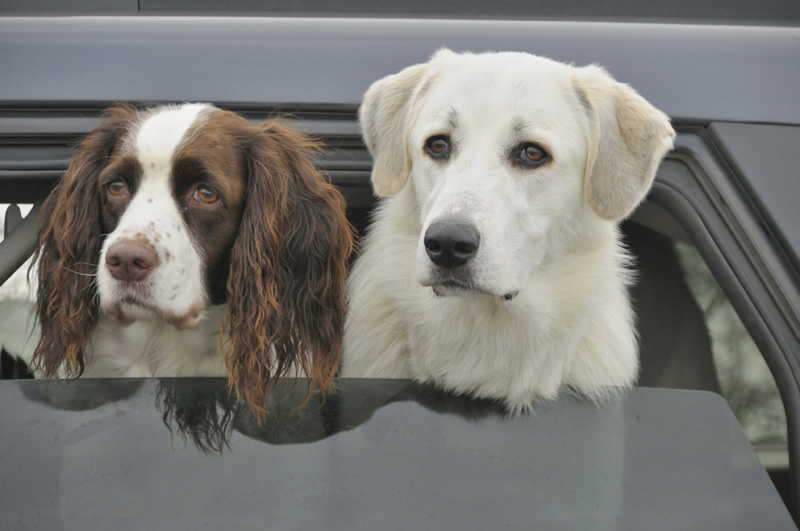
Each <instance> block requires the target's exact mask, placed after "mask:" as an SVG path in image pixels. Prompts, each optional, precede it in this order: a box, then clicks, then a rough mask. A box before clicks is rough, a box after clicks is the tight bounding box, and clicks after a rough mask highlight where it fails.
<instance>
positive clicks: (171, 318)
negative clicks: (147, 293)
mask: <svg viewBox="0 0 800 531" xmlns="http://www.w3.org/2000/svg"><path fill="white" fill-rule="evenodd" d="M103 312H104V313H105V314H106V315H108V316H109V317H110V318H111V320H112V321H114V322H115V323H116V324H117V325H118V326H123V327H124V326H130V325H132V324H133V323H135V322H136V321H152V320H153V319H159V318H160V319H163V320H164V321H166V322H168V323H169V324H171V325H172V326H174V327H175V328H176V329H178V330H184V329H187V328H193V327H195V326H197V325H198V324H199V323H200V321H202V320H203V319H204V318H205V315H206V312H205V310H203V309H201V310H189V311H188V312H185V313H180V314H177V313H174V312H169V311H160V310H158V309H157V308H152V307H149V306H146V305H143V304H139V303H135V302H131V301H127V302H119V303H117V304H113V305H111V306H109V307H105V308H103Z"/></svg>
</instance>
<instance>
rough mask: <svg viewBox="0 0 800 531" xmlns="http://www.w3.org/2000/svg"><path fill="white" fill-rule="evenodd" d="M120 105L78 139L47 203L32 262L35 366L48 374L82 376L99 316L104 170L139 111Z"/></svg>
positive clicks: (41, 219)
mask: <svg viewBox="0 0 800 531" xmlns="http://www.w3.org/2000/svg"><path fill="white" fill-rule="evenodd" d="M135 114H136V111H135V110H134V108H133V107H129V106H118V107H115V108H112V109H109V110H108V111H106V113H105V117H106V119H105V121H104V122H103V123H102V124H101V125H99V126H98V127H97V128H95V129H94V130H93V131H92V132H90V133H89V134H88V135H87V136H86V137H85V138H84V139H83V141H82V142H81V143H80V144H79V145H78V150H77V153H76V154H75V156H74V157H73V158H72V160H71V161H70V164H69V167H68V168H67V171H66V172H65V173H64V175H63V177H62V178H61V180H60V181H59V182H58V184H57V185H56V186H55V188H54V189H53V191H52V192H50V195H49V196H48V197H47V199H46V200H45V202H44V204H43V205H42V210H41V212H40V213H39V218H38V221H37V222H38V224H39V231H38V237H37V246H36V250H35V252H34V255H33V261H32V264H33V265H32V266H31V268H33V267H36V268H37V272H38V279H39V289H38V293H37V301H36V305H37V307H36V310H37V314H38V320H39V326H40V328H41V336H40V339H39V343H38V344H37V346H36V351H35V352H34V354H33V362H32V368H33V369H34V370H35V371H36V372H39V373H40V374H41V375H42V376H44V377H46V378H52V377H57V376H59V370H60V369H63V373H64V375H66V376H80V375H81V374H82V373H83V368H84V364H85V352H86V343H87V341H88V340H89V335H90V334H91V332H92V330H94V327H95V325H96V324H97V321H98V316H99V308H98V303H97V296H96V287H95V283H94V280H95V275H96V273H97V261H98V258H99V256H100V246H101V245H102V234H101V219H100V196H99V192H98V176H99V174H100V172H101V171H102V170H103V168H104V167H105V165H106V162H107V160H108V157H109V156H110V155H111V153H112V151H113V149H114V146H115V145H116V143H117V140H118V139H119V137H120V136H121V135H122V134H123V133H124V132H125V131H126V127H127V125H128V123H129V122H130V120H131V119H132V118H133V117H134V116H135Z"/></svg>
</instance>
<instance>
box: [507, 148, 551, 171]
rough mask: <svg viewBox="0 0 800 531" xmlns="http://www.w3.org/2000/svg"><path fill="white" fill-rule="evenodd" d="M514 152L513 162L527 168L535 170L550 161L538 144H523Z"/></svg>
mask: <svg viewBox="0 0 800 531" xmlns="http://www.w3.org/2000/svg"><path fill="white" fill-rule="evenodd" d="M514 151H515V156H514V161H515V162H519V163H520V164H523V165H525V166H527V167H533V168H535V167H537V166H541V165H542V164H544V163H545V162H547V161H548V160H550V155H549V154H548V153H547V151H545V150H544V148H542V146H540V145H538V144H523V145H521V146H520V147H518V148H517V149H516V150H514Z"/></svg>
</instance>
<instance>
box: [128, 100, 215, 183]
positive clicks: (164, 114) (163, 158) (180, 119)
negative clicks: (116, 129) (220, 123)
mask: <svg viewBox="0 0 800 531" xmlns="http://www.w3.org/2000/svg"><path fill="white" fill-rule="evenodd" d="M210 109H211V106H209V105H206V104H202V103H193V104H187V105H182V106H180V107H170V108H166V109H165V110H162V111H160V112H158V113H156V114H154V115H153V116H151V117H149V118H147V119H146V120H145V121H144V122H143V123H142V125H141V126H140V127H139V130H138V131H137V133H136V155H137V158H138V159H139V162H140V163H141V164H142V167H143V168H144V170H145V173H147V171H148V170H150V169H155V168H159V169H165V167H166V168H169V165H170V164H171V162H172V157H173V156H174V155H175V152H176V151H177V150H178V148H179V147H180V146H181V144H183V142H184V141H185V139H186V133H187V131H188V130H189V128H190V127H191V126H192V124H194V122H195V121H196V120H197V118H198V116H200V115H201V114H205V113H204V111H207V110H210Z"/></svg>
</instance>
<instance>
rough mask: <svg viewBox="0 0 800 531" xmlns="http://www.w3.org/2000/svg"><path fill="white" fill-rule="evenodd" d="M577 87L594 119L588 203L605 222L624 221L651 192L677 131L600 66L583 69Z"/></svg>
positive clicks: (586, 180)
mask: <svg viewBox="0 0 800 531" xmlns="http://www.w3.org/2000/svg"><path fill="white" fill-rule="evenodd" d="M573 83H574V86H575V90H576V91H577V93H578V96H579V98H580V99H581V101H582V102H583V103H584V105H585V106H586V107H587V111H588V113H589V115H590V119H591V133H590V137H589V154H588V159H587V163H586V175H585V177H584V192H585V193H586V199H587V201H588V203H589V206H590V207H591V208H592V210H593V211H594V212H595V213H596V214H597V215H598V216H600V217H601V218H604V219H609V220H616V219H621V218H623V217H625V216H626V215H628V214H629V213H630V212H631V211H632V210H633V209H634V208H635V207H636V205H638V204H639V202H640V201H641V200H642V199H643V198H644V196H645V194H646V193H647V191H648V190H649V189H650V185H651V184H652V183H653V178H654V177H655V174H656V170H657V169H658V165H659V163H660V162H661V159H662V158H663V157H664V155H665V154H666V153H667V151H669V149H671V148H672V140H673V138H675V131H673V129H672V126H671V125H670V123H669V118H667V116H666V115H665V114H664V113H662V112H661V111H659V110H658V109H656V108H655V107H653V106H652V105H650V104H649V103H648V102H647V101H645V99H644V98H642V97H641V96H640V95H639V94H638V93H637V92H636V91H635V90H633V89H632V88H631V87H629V86H628V85H624V84H622V83H618V82H617V81H615V80H614V79H613V78H612V77H611V76H610V75H609V74H608V73H606V71H605V70H603V69H602V68H600V67H598V66H595V65H592V66H588V67H585V68H581V69H579V70H578V73H576V74H575V76H574V78H573Z"/></svg>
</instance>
